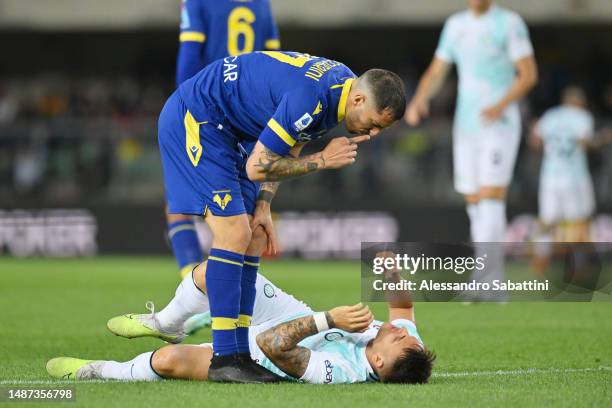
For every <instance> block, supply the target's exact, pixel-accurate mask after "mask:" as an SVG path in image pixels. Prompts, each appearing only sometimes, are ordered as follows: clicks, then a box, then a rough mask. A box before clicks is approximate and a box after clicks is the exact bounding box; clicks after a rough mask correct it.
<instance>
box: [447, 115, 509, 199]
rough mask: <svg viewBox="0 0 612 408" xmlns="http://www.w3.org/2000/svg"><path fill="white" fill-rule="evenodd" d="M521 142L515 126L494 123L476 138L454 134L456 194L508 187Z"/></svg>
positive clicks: (475, 136) (476, 134) (473, 135)
mask: <svg viewBox="0 0 612 408" xmlns="http://www.w3.org/2000/svg"><path fill="white" fill-rule="evenodd" d="M520 141H521V127H520V125H519V124H518V123H515V124H513V125H506V124H503V123H500V124H497V123H496V124H493V125H491V126H488V127H486V128H483V129H481V130H480V131H478V132H477V133H475V134H464V133H462V132H454V135H453V170H454V179H455V190H457V192H459V193H461V194H476V193H478V191H479V190H480V188H481V187H484V186H493V187H507V186H508V185H509V184H510V181H512V173H513V172H514V163H515V162H516V154H517V152H518V148H519V145H520Z"/></svg>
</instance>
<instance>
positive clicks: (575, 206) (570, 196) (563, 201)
mask: <svg viewBox="0 0 612 408" xmlns="http://www.w3.org/2000/svg"><path fill="white" fill-rule="evenodd" d="M538 195H539V197H538V200H539V204H540V205H539V207H540V208H539V213H540V214H539V216H540V220H541V221H542V222H543V223H544V224H547V225H552V224H555V223H557V222H561V221H581V220H586V219H589V218H590V217H591V216H592V215H593V212H594V211H595V193H594V192H593V184H592V182H591V179H590V178H589V177H585V178H582V179H580V180H577V181H576V182H564V183H560V182H559V181H558V180H546V178H542V179H540V189H539V192H538Z"/></svg>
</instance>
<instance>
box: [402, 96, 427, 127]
mask: <svg viewBox="0 0 612 408" xmlns="http://www.w3.org/2000/svg"><path fill="white" fill-rule="evenodd" d="M427 116H429V102H426V101H420V100H417V99H412V101H411V102H410V104H409V105H408V107H407V108H406V113H404V120H405V121H406V123H408V124H409V125H410V126H418V125H419V123H421V120H423V119H424V118H426V117H427Z"/></svg>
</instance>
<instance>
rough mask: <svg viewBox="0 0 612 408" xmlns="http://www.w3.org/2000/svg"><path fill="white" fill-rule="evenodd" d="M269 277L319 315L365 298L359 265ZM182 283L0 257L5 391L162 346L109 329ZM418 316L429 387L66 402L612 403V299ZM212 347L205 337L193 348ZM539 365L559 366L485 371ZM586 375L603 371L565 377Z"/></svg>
mask: <svg viewBox="0 0 612 408" xmlns="http://www.w3.org/2000/svg"><path fill="white" fill-rule="evenodd" d="M263 271H264V274H265V275H267V276H268V277H269V278H270V279H272V280H273V281H274V282H275V283H276V284H277V285H279V286H280V287H282V288H284V289H285V290H286V291H288V292H290V293H292V294H294V295H296V296H297V297H299V298H301V299H303V300H305V301H306V302H308V303H309V304H310V305H311V306H313V307H314V308H315V309H324V308H329V307H331V306H334V305H338V304H342V303H345V304H346V303H353V302H356V301H357V300H358V298H359V293H360V291H359V285H360V279H359V266H358V265H357V264H351V263H329V262H328V263H319V262H264V266H263ZM177 276H178V275H177V273H176V272H175V267H174V264H173V261H172V260H171V259H170V258H133V257H126V258H122V257H112V258H111V257H105V258H93V259H66V260H58V259H26V260H17V259H12V258H1V257H0V311H1V316H2V318H1V319H0V381H2V385H1V386H3V387H6V386H7V385H6V382H7V381H17V380H47V379H49V378H48V377H47V374H46V372H45V370H44V365H45V362H46V360H47V359H49V358H51V357H54V356H61V355H68V356H75V357H84V358H90V359H105V358H106V359H110V358H112V359H117V360H121V359H126V360H127V359H130V358H132V357H133V356H134V355H136V354H138V353H141V352H144V351H149V350H151V349H153V348H156V347H158V346H159V345H160V343H159V342H158V341H155V340H153V339H137V340H126V339H122V338H117V337H115V336H113V335H111V334H110V333H108V332H107V331H106V328H105V323H106V320H107V319H108V318H109V317H112V316H114V315H117V314H121V313H125V312H144V311H145V309H144V303H145V301H147V300H153V301H154V302H155V303H156V305H157V306H158V307H161V306H163V305H164V304H165V303H166V302H167V301H168V300H169V299H170V297H171V296H172V295H173V293H174V288H175V286H176V284H177V282H178V277H177ZM373 309H374V311H375V313H376V316H377V317H378V318H379V319H384V318H385V317H386V316H385V309H384V307H383V305H379V304H377V305H373ZM416 312H417V318H418V323H419V331H420V333H421V335H422V337H423V339H424V340H425V342H426V343H427V344H428V346H429V347H430V348H432V349H434V350H435V351H436V352H437V353H438V356H439V358H438V362H437V365H436V372H437V373H438V375H437V376H436V377H434V378H433V379H432V381H431V384H428V385H424V386H390V385H381V384H367V385H363V384H361V385H347V386H329V385H327V386H314V385H307V384H282V385H274V386H242V385H223V384H209V383H197V382H185V381H182V382H181V381H166V382H157V383H117V382H109V383H104V384H99V383H96V384H76V385H70V386H74V387H75V388H76V392H77V403H76V404H68V405H66V406H83V407H112V406H126V407H157V406H161V407H172V406H175V405H178V404H180V406H182V407H225V406H234V407H240V408H244V407H250V406H257V407H266V408H270V407H276V406H278V407H293V406H295V407H305V406H320V407H322V406H333V407H344V406H349V404H350V406H351V408H353V407H362V406H363V407H365V406H385V407H386V406H413V407H419V406H491V405H493V404H494V405H496V406H498V405H499V406H517V405H521V406H537V407H542V406H571V407H576V406H612V386H611V384H612V371H609V370H605V369H598V368H599V367H612V317H611V312H612V305H611V304H610V303H565V304H562V303H548V304H544V303H540V304H537V303H512V304H506V305H497V304H482V305H477V306H463V305H461V304H431V303H430V304H417V306H416ZM209 339H210V333H209V332H208V331H204V332H202V333H199V334H198V335H197V336H194V337H191V338H188V342H193V343H198V342H203V341H207V340H209ZM530 368H538V369H542V370H547V369H551V368H557V369H560V370H559V371H556V372H551V371H549V372H541V371H535V372H533V373H528V374H527V373H525V372H522V371H519V372H516V373H508V374H504V375H492V374H487V372H491V371H495V370H504V371H508V370H522V369H530ZM585 368H592V369H594V370H593V371H574V372H571V371H569V372H568V371H562V370H567V369H585ZM466 372H477V373H480V374H479V375H466V374H465V373H466ZM453 373H459V374H456V375H453ZM21 386H22V387H23V386H27V384H21ZM31 386H33V385H31ZM36 386H38V387H41V385H36ZM44 386H46V387H49V386H50V385H44ZM64 386H66V385H64ZM43 405H45V404H43ZM46 405H49V404H46ZM54 405H57V404H54ZM18 406H26V404H19V405H18ZM31 406H34V407H40V406H42V405H41V404H31ZM60 406H62V405H60Z"/></svg>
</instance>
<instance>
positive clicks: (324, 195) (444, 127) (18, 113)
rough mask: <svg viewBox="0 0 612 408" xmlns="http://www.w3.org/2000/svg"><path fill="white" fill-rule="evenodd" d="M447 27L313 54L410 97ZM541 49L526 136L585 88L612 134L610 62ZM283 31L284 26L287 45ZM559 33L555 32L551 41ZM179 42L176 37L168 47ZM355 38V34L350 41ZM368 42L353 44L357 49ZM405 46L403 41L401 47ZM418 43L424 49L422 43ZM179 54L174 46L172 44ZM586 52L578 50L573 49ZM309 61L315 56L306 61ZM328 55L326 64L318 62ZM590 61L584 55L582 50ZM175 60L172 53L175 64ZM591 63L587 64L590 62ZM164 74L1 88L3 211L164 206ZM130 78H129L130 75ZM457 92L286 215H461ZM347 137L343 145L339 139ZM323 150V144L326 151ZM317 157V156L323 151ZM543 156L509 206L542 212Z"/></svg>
mask: <svg viewBox="0 0 612 408" xmlns="http://www.w3.org/2000/svg"><path fill="white" fill-rule="evenodd" d="M439 29H440V28H439V27H431V28H430V29H427V30H424V32H425V34H422V35H427V36H428V37H429V38H428V42H427V44H428V45H429V48H428V47H426V46H421V47H420V48H418V49H417V50H416V51H415V53H414V54H410V53H409V52H408V53H404V54H403V56H402V55H400V56H398V55H394V56H393V57H389V58H388V60H384V59H383V60H381V59H380V58H377V57H376V56H370V57H364V55H363V54H360V53H358V52H355V51H354V50H353V52H351V51H349V50H346V51H345V50H341V49H338V48H333V49H331V50H329V49H324V48H322V46H321V45H320V44H316V45H315V46H313V48H314V49H313V51H312V53H315V52H317V53H320V54H321V55H325V56H327V57H331V58H335V59H338V60H341V61H343V62H345V63H346V64H347V65H348V66H350V67H352V68H353V69H354V70H355V71H356V72H359V70H360V69H362V68H363V69H365V68H366V67H369V66H372V65H376V66H384V67H385V68H390V69H393V70H396V71H397V72H399V73H401V74H402V75H403V77H404V80H405V83H406V87H407V90H408V93H409V94H411V93H412V92H413V91H414V88H415V86H416V81H417V80H418V75H419V74H420V73H421V72H422V70H423V69H424V67H425V64H426V63H427V62H428V59H429V58H430V57H431V52H432V51H433V50H432V48H431V45H432V44H435V41H436V40H437V38H438V35H439ZM539 31H540V33H539V35H538V36H536V38H535V39H534V46H535V48H536V57H537V60H538V63H539V70H540V78H541V79H540V84H539V85H538V87H537V89H536V90H535V91H534V92H533V94H532V95H531V96H530V97H529V99H528V100H525V101H523V103H522V106H521V109H522V110H523V118H524V126H523V133H524V134H526V132H527V130H528V129H529V126H530V125H531V123H532V122H533V121H534V120H535V119H536V118H537V117H538V115H540V114H541V113H542V112H543V111H544V110H546V109H547V108H549V107H551V106H553V105H555V104H557V103H558V97H559V93H560V91H561V89H562V88H563V87H564V86H566V85H569V84H578V85H580V86H582V87H583V88H584V89H585V90H586V92H587V95H588V96H589V102H590V108H591V110H592V111H593V113H594V115H595V117H596V121H597V123H596V128H598V129H599V128H602V127H606V126H608V127H609V126H610V125H611V124H612V77H610V76H609V67H610V61H609V60H610V59H612V57H611V56H610V55H607V56H606V55H603V56H602V55H599V54H598V52H599V51H598V50H597V49H591V50H590V51H589V53H588V55H586V56H584V58H582V59H580V61H579V62H578V63H573V64H572V65H570V66H568V64H567V63H566V62H567V58H568V56H567V55H566V56H565V57H560V56H559V55H558V52H559V47H558V45H557V46H554V45H552V44H548V43H542V42H541V41H540V42H539V41H538V37H539V38H544V37H547V36H550V35H552V33H549V31H550V30H539ZM282 32H283V27H282V26H281V34H282ZM553 32H554V30H553ZM170 35H172V34H169V36H170ZM345 35H347V34H345ZM360 35H361V34H360V33H359V32H355V33H354V36H355V37H357V38H359V36H360ZM289 37H290V38H289V39H288V40H285V41H284V47H283V48H290V49H300V50H303V49H304V47H308V45H307V44H308V43H307V42H304V41H305V40H303V39H302V40H301V41H293V42H292V41H291V38H292V37H293V38H297V37H299V38H307V36H303V35H301V36H297V35H290V36H289ZM390 41H393V42H395V43H401V42H402V37H401V35H397V36H396V37H395V38H393V39H392V40H390ZM412 41H413V42H414V40H412ZM170 43H172V41H170ZM574 48H575V50H573V51H572V50H569V51H568V54H569V53H572V52H573V53H576V52H578V48H579V45H575V46H574ZM307 51H308V50H307ZM319 51H321V52H319ZM583 51H584V50H583ZM172 52H174V50H172V49H170V50H167V51H166V53H168V54H169V55H172ZM582 54H584V52H583V53H582ZM169 62H170V63H168V64H166V65H167V66H163V67H162V68H161V69H160V68H158V67H154V66H149V67H148V68H144V69H142V68H141V69H139V70H138V72H134V70H133V69H129V68H126V69H125V70H124V72H121V73H119V74H117V72H114V71H111V70H109V72H105V70H104V69H103V68H102V69H101V70H100V69H98V70H96V72H94V73H93V74H88V73H87V72H82V73H80V74H79V75H72V74H66V73H64V74H61V73H58V72H61V71H58V70H48V71H47V69H46V67H44V66H41V67H40V68H39V69H38V70H37V73H36V74H35V75H28V76H26V75H19V73H18V72H15V71H13V72H12V73H11V72H9V73H8V74H6V75H3V76H2V77H1V78H0V197H2V202H3V204H4V205H28V203H37V204H39V205H40V204H41V203H43V204H45V205H75V204H78V205H81V204H87V203H92V202H95V203H120V204H123V203H139V204H142V203H145V204H148V203H151V204H153V203H155V204H158V203H160V202H162V200H163V185H162V178H161V163H160V161H159V157H158V152H157V142H156V125H157V115H158V113H159V111H160V110H161V107H162V106H163V103H164V101H165V98H166V96H167V95H169V94H170V93H171V92H172V90H173V87H174V79H173V66H172V62H173V61H172V60H169ZM120 71H121V70H120ZM455 92H456V86H455V84H453V83H449V84H448V86H446V87H445V89H444V91H443V92H442V94H441V96H440V97H438V98H436V99H435V100H434V101H433V107H432V108H433V115H432V117H431V118H430V119H429V120H428V121H427V122H426V123H425V124H424V125H423V126H422V127H420V128H409V127H408V126H407V125H405V124H404V123H401V124H398V125H396V126H394V127H393V128H392V129H390V130H388V131H386V132H385V133H384V135H383V137H381V138H380V139H378V140H375V141H373V142H372V143H371V144H370V146H368V148H367V149H363V152H362V153H361V158H362V159H361V160H360V161H358V163H357V165H356V166H354V167H352V168H350V169H348V170H346V171H343V172H337V173H336V174H334V176H332V177H330V176H329V175H326V176H321V175H317V176H313V177H317V179H314V178H313V177H309V178H308V179H304V180H297V181H292V182H291V183H286V185H284V186H283V187H282V189H281V193H280V194H279V196H278V198H277V200H276V205H277V206H278V207H281V208H282V207H285V206H286V207H291V208H295V207H296V205H297V206H298V207H300V206H303V207H308V206H310V205H312V204H319V205H325V203H326V202H327V201H329V202H333V200H334V197H337V193H338V192H339V191H340V192H341V193H342V194H343V196H344V197H346V199H347V201H350V202H352V203H355V205H354V206H355V207H357V208H359V207H360V206H367V204H368V203H372V204H377V206H378V207H384V203H385V202H389V201H392V200H393V201H396V202H397V201H399V202H417V203H418V202H424V203H426V202H429V201H431V200H435V201H436V202H437V203H442V204H444V203H447V204H453V203H460V202H461V197H460V196H459V195H458V194H456V193H455V192H454V191H453V188H452V160H451V138H450V134H451V125H452V114H453V109H454V102H455ZM341 133H342V129H337V130H336V131H335V134H341ZM322 143H325V141H323V142H322ZM314 148H317V147H316V146H314ZM589 159H590V166H591V171H592V175H593V180H594V184H595V190H596V195H597V199H598V206H599V207H605V208H610V207H611V205H612V204H611V203H612V146H610V145H608V146H606V147H604V148H602V149H601V150H599V151H594V152H592V153H590V155H589ZM538 170H539V155H538V154H537V153H534V152H531V151H529V149H528V147H527V145H526V143H523V144H522V147H521V151H520V155H519V159H518V161H517V167H516V170H515V174H516V176H515V178H514V182H513V185H512V187H511V190H510V197H509V203H510V204H511V205H515V206H517V205H518V206H522V207H527V208H535V205H536V201H537V182H538V181H537V180H538V177H537V175H538Z"/></svg>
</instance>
